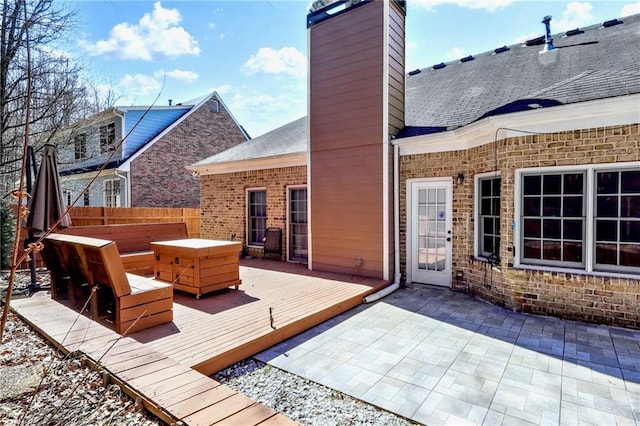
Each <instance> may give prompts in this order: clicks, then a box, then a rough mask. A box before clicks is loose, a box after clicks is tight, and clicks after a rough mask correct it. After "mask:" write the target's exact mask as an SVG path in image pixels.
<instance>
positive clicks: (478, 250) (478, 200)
mask: <svg viewBox="0 0 640 426" xmlns="http://www.w3.org/2000/svg"><path fill="white" fill-rule="evenodd" d="M473 179H474V188H475V190H474V210H473V211H474V214H473V223H474V224H475V226H474V230H473V255H474V257H475V258H476V259H483V260H484V259H487V258H488V257H489V254H491V253H489V254H485V253H483V252H482V240H481V238H482V236H481V233H482V229H483V227H482V223H481V220H482V218H483V215H482V213H481V212H482V197H481V195H482V194H481V191H482V186H481V185H482V182H483V181H486V180H493V179H498V180H499V181H500V196H499V199H500V214H499V218H500V224H501V225H500V228H501V227H502V220H503V213H502V174H501V173H500V172H499V171H498V172H495V171H493V172H485V173H478V174H476V175H474V177H473ZM500 231H501V229H498V236H499V238H500V244H502V243H503V240H502V233H501V232H500ZM495 254H496V255H498V256H500V246H498V250H497V252H495Z"/></svg>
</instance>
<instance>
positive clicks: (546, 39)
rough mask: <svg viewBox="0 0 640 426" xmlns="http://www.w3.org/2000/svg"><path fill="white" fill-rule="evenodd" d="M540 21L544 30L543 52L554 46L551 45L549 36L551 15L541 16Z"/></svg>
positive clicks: (551, 41)
mask: <svg viewBox="0 0 640 426" xmlns="http://www.w3.org/2000/svg"><path fill="white" fill-rule="evenodd" d="M542 23H543V24H544V27H545V30H546V31H545V33H544V43H545V46H544V50H543V52H548V51H549V50H553V49H555V48H556V47H555V46H554V45H553V37H551V15H547V16H545V17H544V18H542Z"/></svg>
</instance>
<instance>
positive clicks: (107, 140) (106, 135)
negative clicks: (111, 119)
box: [100, 123, 116, 154]
mask: <svg viewBox="0 0 640 426" xmlns="http://www.w3.org/2000/svg"><path fill="white" fill-rule="evenodd" d="M115 149H116V125H115V123H109V124H107V125H106V126H102V127H100V154H104V153H106V152H111V151H115Z"/></svg>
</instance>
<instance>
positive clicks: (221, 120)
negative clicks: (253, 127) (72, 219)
mask: <svg viewBox="0 0 640 426" xmlns="http://www.w3.org/2000/svg"><path fill="white" fill-rule="evenodd" d="M248 139H249V137H248V135H247V134H246V132H245V131H244V129H243V128H242V127H241V126H240V125H239V124H238V122H237V121H236V119H235V118H234V117H233V115H232V114H231V112H230V111H229V110H228V108H227V107H226V105H225V104H224V103H223V102H222V99H221V98H220V96H218V94H217V93H215V92H213V93H210V94H208V95H206V96H204V97H201V98H199V99H195V100H193V101H190V102H184V103H178V104H173V105H171V104H170V105H167V106H152V107H146V106H126V107H113V108H109V109H107V110H105V111H102V112H100V113H98V114H96V115H94V116H92V117H89V118H88V119H86V120H83V121H81V122H79V123H76V124H75V125H73V126H69V127H68V128H67V129H65V130H64V131H63V132H62V134H61V136H59V137H58V140H57V143H56V145H57V146H58V153H59V160H60V174H61V176H62V178H61V185H62V187H63V191H64V193H65V198H66V201H67V203H69V204H71V203H72V202H73V201H74V200H75V199H76V198H78V197H79V198H78V202H77V203H76V205H81V206H107V207H198V206H199V203H200V183H199V182H198V179H197V177H195V176H193V175H192V173H191V172H190V171H188V170H187V169H186V166H188V165H190V164H192V163H193V162H194V161H197V160H198V159H200V158H202V156H203V155H214V154H216V153H219V152H221V151H224V150H226V149H228V148H230V147H232V146H234V145H237V144H238V143H241V142H245V141H247V140H248ZM105 163H106V166H105ZM103 167H104V169H102V168H103ZM89 184H90V185H89ZM87 185H89V187H88V190H85V188H87Z"/></svg>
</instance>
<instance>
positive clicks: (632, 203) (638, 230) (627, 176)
mask: <svg viewBox="0 0 640 426" xmlns="http://www.w3.org/2000/svg"><path fill="white" fill-rule="evenodd" d="M595 181H596V182H595V186H596V202H595V211H594V219H595V234H596V235H595V267H596V268H598V269H603V270H612V271H620V270H627V271H630V270H632V269H634V268H638V267H640V170H626V171H616V170H602V171H598V172H596V176H595Z"/></svg>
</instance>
